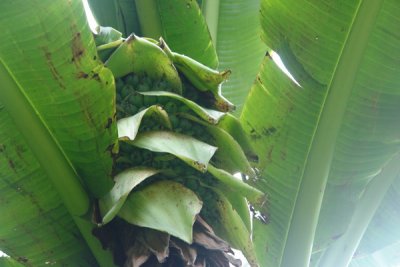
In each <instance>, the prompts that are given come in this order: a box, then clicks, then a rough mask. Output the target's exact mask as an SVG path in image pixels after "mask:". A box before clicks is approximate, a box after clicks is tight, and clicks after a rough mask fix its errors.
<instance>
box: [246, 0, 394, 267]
mask: <svg viewBox="0 0 400 267" xmlns="http://www.w3.org/2000/svg"><path fill="white" fill-rule="evenodd" d="M399 8H400V6H399V4H398V3H397V2H396V1H384V2H382V3H381V2H379V1H336V2H328V1H312V2H310V1H273V0H268V1H263V2H262V9H261V17H262V18H261V19H262V26H263V30H264V34H263V39H264V41H265V42H266V44H267V45H268V46H269V47H271V48H272V49H273V50H275V51H276V52H278V54H279V55H280V56H281V58H282V59H283V62H284V63H285V65H286V67H287V68H288V69H289V71H290V72H291V73H292V75H293V76H294V78H295V79H296V80H297V82H298V83H299V84H300V85H301V87H298V86H297V85H295V84H294V83H293V82H292V81H290V80H289V79H288V78H287V77H285V75H284V74H283V73H281V71H280V70H279V69H278V68H277V66H276V65H275V64H274V63H273V62H272V60H271V59H270V58H269V57H268V56H267V57H266V58H265V60H264V63H263V66H262V69H261V70H260V73H259V75H258V77H257V81H256V83H255V85H254V86H253V88H252V90H251V92H250V95H249V98H248V101H247V102H246V105H245V107H244V110H243V115H242V121H243V122H244V125H245V127H246V128H247V131H248V132H249V134H250V135H251V136H252V139H253V141H254V142H255V144H256V148H257V150H258V152H259V155H263V156H262V157H261V158H260V159H261V164H260V167H261V168H262V169H263V179H262V180H261V181H260V182H259V188H260V189H262V190H264V191H266V192H267V193H268V195H269V196H270V206H269V213H270V214H269V215H270V218H271V223H270V225H268V226H264V225H261V224H258V223H256V224H255V231H256V234H255V242H256V243H257V246H258V253H259V255H263V257H264V258H263V259H262V262H261V265H262V266H293V262H296V264H297V266H305V265H306V264H308V260H307V258H308V257H309V256H310V255H311V252H317V251H324V250H325V249H326V248H327V247H328V246H329V244H331V243H333V242H335V240H337V239H339V238H340V236H341V234H343V233H344V231H345V230H346V227H347V224H348V223H349V221H350V219H351V216H352V215H353V211H354V208H355V205H356V204H357V202H358V201H359V199H360V197H361V193H362V192H363V190H364V188H365V187H366V186H367V184H368V183H369V181H370V180H371V179H373V178H374V177H375V175H376V174H377V173H378V172H379V171H380V169H381V168H382V166H384V164H385V163H386V162H387V161H388V160H389V159H390V158H391V157H392V156H393V155H394V154H395V153H397V152H398V151H399V138H398V136H399V132H400V131H399V130H400V127H399V124H398V123H396V121H398V114H399V107H400V105H399V103H400V93H399V90H398V88H399V86H400V80H399V79H398V76H399V68H398V59H399V58H400V53H399V51H398V49H397V48H396V47H397V46H398V45H399V38H398V34H397V30H396V27H397V26H396V25H399V21H398V19H397V17H396V16H395V14H397V13H398V11H399ZM254 114H258V116H255V115H254ZM321 200H322V203H321ZM316 223H318V227H316ZM314 234H315V236H314ZM266 238H268V239H267V240H266ZM382 238H383V237H382ZM298 244H302V249H303V248H304V250H301V249H298ZM296 246H297V247H296ZM265 251H267V252H265ZM307 254H308V256H305V255H307ZM317 255H322V254H316V257H317V258H315V257H314V258H313V260H315V261H317V259H318V256H317ZM300 258H301V260H300ZM290 264H292V265H290ZM313 266H318V265H313Z"/></svg>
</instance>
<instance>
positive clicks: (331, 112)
mask: <svg viewBox="0 0 400 267" xmlns="http://www.w3.org/2000/svg"><path fill="white" fill-rule="evenodd" d="M382 3H383V0H379V1H378V0H377V1H374V0H369V1H363V2H361V3H360V4H359V6H358V8H357V11H356V13H355V15H354V17H353V21H352V23H351V27H349V31H348V34H347V36H346V38H345V41H344V43H343V47H342V50H341V51H340V53H339V57H338V60H337V62H336V65H335V68H334V71H333V75H332V78H331V80H330V82H329V83H328V86H327V93H326V96H325V99H324V101H323V103H322V105H321V107H322V108H321V112H320V114H319V117H318V120H317V124H316V125H317V126H316V128H315V130H314V134H313V136H312V138H311V140H312V141H311V145H310V147H309V150H308V153H307V156H306V158H305V161H304V168H303V173H302V174H301V176H300V178H301V184H300V188H299V191H298V193H297V196H296V204H295V207H294V209H293V212H292V214H291V221H290V224H289V231H288V233H287V237H286V242H285V247H284V251H283V253H282V255H281V260H280V262H281V264H280V266H284V267H286V266H287V267H290V266H308V264H309V259H310V256H311V252H312V244H313V239H314V234H315V229H316V226H317V222H318V216H319V211H320V208H321V203H322V199H323V192H324V189H325V185H326V182H327V179H328V175H329V169H330V163H331V161H332V157H333V153H334V147H335V141H336V137H337V135H338V133H339V130H340V126H341V122H342V118H343V116H344V114H345V110H346V106H347V101H348V98H349V96H350V93H351V91H352V87H353V84H354V81H355V77H356V73H357V71H358V66H359V64H360V62H361V59H362V56H363V53H364V50H365V48H366V46H367V43H368V42H367V41H368V38H369V34H370V32H371V31H372V29H373V27H374V25H375V20H376V17H377V14H378V13H379V11H380V9H381V6H382ZM320 177H322V178H320ZM299 244H302V245H301V246H299Z"/></svg>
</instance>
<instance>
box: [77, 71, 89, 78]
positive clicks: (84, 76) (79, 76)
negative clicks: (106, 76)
mask: <svg viewBox="0 0 400 267" xmlns="http://www.w3.org/2000/svg"><path fill="white" fill-rule="evenodd" d="M88 77H89V74H87V73H84V72H83V71H80V72H78V73H77V74H76V78H78V79H87V78H88Z"/></svg>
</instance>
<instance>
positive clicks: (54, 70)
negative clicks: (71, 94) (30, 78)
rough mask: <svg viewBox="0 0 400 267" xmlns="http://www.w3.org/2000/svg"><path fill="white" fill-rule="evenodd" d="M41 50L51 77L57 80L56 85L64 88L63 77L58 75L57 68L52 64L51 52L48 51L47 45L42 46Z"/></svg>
mask: <svg viewBox="0 0 400 267" xmlns="http://www.w3.org/2000/svg"><path fill="white" fill-rule="evenodd" d="M42 50H43V52H44V56H45V58H46V62H47V65H48V66H49V68H50V72H51V74H52V76H53V78H54V79H55V80H56V81H57V83H58V85H59V86H60V87H61V88H63V89H65V85H64V80H63V77H62V76H61V75H60V73H59V72H58V71H57V68H56V67H55V66H54V63H53V59H52V54H51V53H50V51H49V50H48V48H47V47H42Z"/></svg>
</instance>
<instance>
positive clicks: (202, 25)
mask: <svg viewBox="0 0 400 267" xmlns="http://www.w3.org/2000/svg"><path fill="white" fill-rule="evenodd" d="M157 5H158V12H159V16H160V22H161V29H162V37H163V38H164V39H165V40H166V41H167V43H168V45H169V46H170V47H171V49H172V50H173V51H175V52H177V53H180V54H184V55H186V56H189V57H191V58H193V59H195V60H197V61H199V62H201V63H202V64H204V65H206V66H208V67H210V68H216V67H217V66H218V58H217V54H216V51H215V48H214V45H213V44H212V41H211V36H210V33H209V31H208V28H207V24H206V22H205V20H204V17H203V16H202V14H201V10H200V8H199V6H198V4H197V2H196V1H193V0H184V1H182V0H170V1H163V0H161V1H160V0H158V1H157Z"/></svg>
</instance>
